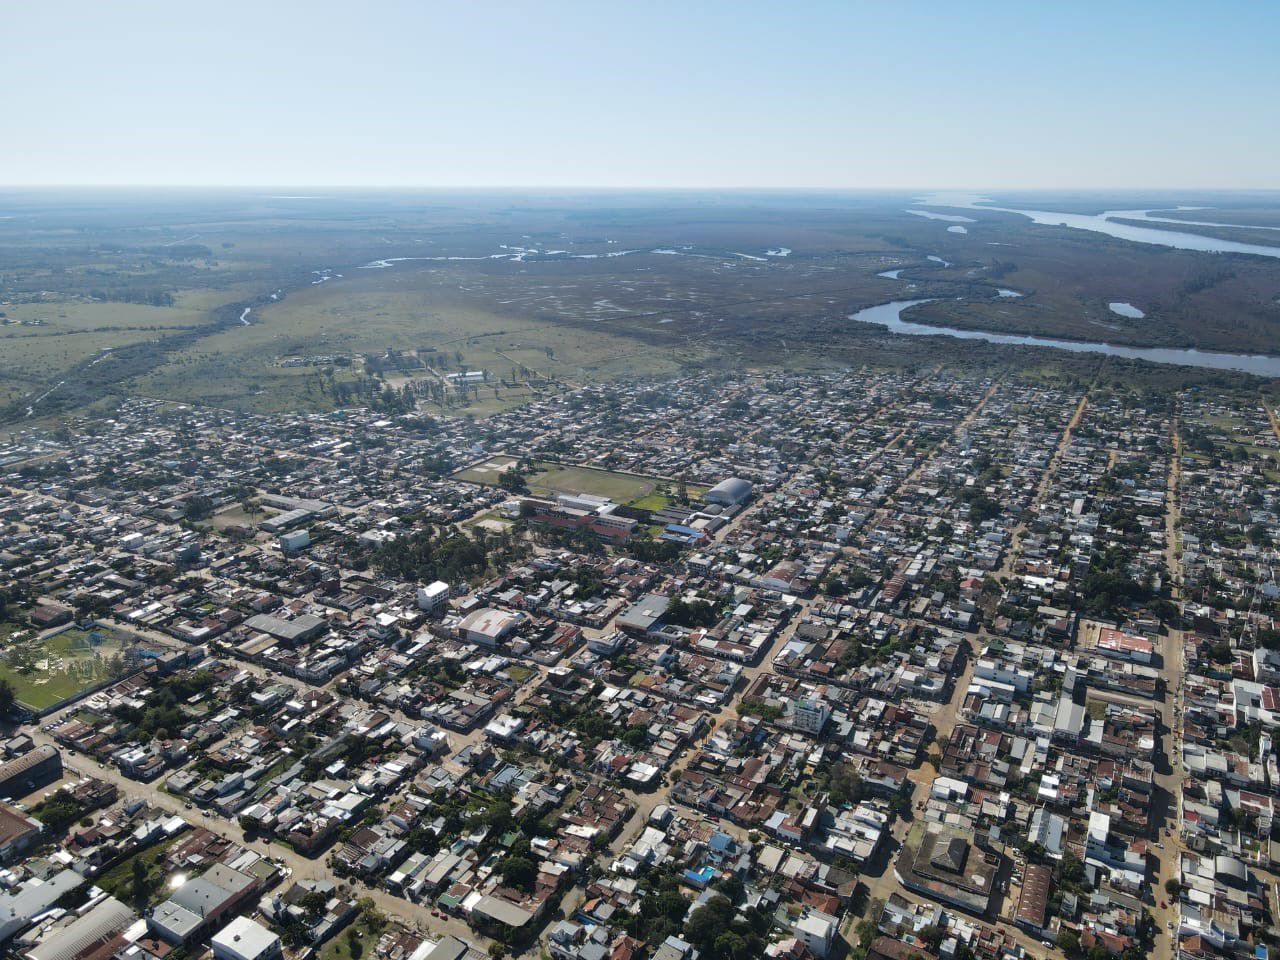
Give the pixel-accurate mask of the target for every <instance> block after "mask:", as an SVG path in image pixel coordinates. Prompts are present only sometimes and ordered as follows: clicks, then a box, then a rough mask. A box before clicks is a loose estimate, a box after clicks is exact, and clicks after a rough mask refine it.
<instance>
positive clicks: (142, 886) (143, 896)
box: [130, 857, 151, 906]
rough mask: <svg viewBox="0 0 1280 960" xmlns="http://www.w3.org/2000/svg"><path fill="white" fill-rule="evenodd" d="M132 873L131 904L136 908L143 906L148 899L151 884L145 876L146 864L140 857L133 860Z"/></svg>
mask: <svg viewBox="0 0 1280 960" xmlns="http://www.w3.org/2000/svg"><path fill="white" fill-rule="evenodd" d="M132 871H133V876H132V884H131V886H130V892H131V894H132V895H133V902H134V904H135V905H136V906H143V905H145V904H146V902H147V900H148V899H149V898H150V894H151V883H150V878H149V877H148V875H147V864H146V862H145V861H144V860H143V859H142V857H134V858H133V867H132Z"/></svg>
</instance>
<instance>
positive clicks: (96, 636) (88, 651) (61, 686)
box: [0, 627, 126, 710]
mask: <svg viewBox="0 0 1280 960" xmlns="http://www.w3.org/2000/svg"><path fill="white" fill-rule="evenodd" d="M125 642H126V638H125V637H123V636H121V635H120V634H118V633H113V632H111V631H107V630H100V629H99V630H93V631H87V630H81V629H80V628H79V627H70V628H68V629H66V630H63V631H61V632H59V633H56V634H54V635H53V636H50V637H46V638H44V639H42V640H41V639H35V640H30V641H25V642H21V643H15V644H14V645H13V646H11V647H10V648H9V649H7V650H5V651H4V653H3V654H2V655H0V678H3V679H5V680H8V681H9V683H11V684H12V685H13V692H14V696H15V697H16V698H17V699H18V701H19V702H21V703H24V704H26V705H27V706H29V707H31V708H32V709H35V710H43V709H44V708H45V707H49V706H52V705H53V704H55V703H58V702H59V701H61V700H65V699H66V698H67V697H71V696H74V695H75V694H77V693H79V692H81V691H82V690H87V689H89V688H90V687H92V686H94V685H95V684H98V683H100V682H102V681H103V680H109V679H111V678H113V677H118V676H120V675H121V674H123V673H124V670H125V664H124V658H123V656H122V654H123V652H124V647H125Z"/></svg>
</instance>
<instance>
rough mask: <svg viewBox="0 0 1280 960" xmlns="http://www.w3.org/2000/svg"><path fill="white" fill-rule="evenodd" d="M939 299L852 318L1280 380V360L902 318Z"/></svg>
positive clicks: (906, 329) (917, 331) (902, 329)
mask: <svg viewBox="0 0 1280 960" xmlns="http://www.w3.org/2000/svg"><path fill="white" fill-rule="evenodd" d="M937 299H938V298H937V297H930V298H925V299H923V300H894V301H893V302H891V303H882V304H879V305H878V306H874V307H867V308H866V309H865V310H859V311H858V312H857V313H854V314H851V315H850V317H849V319H851V320H856V321H858V322H859V323H874V324H879V325H881V326H884V327H888V328H889V331H890V332H891V333H901V334H906V335H908V336H917V337H923V336H935V337H936V336H944V337H958V338H959V339H961V340H986V341H987V342H988V343H1005V344H1016V345H1020V346H1028V347H1050V348H1052V349H1054V350H1067V351H1070V352H1071V353H1103V354H1107V355H1108V356H1113V357H1126V358H1128V359H1130V360H1148V361H1150V362H1151V363H1170V364H1178V365H1181V366H1187V367H1203V368H1206V369H1209V370H1239V371H1241V372H1242V373H1252V374H1254V375H1256V376H1259V377H1280V357H1270V356H1261V355H1256V354H1241V353H1207V352H1204V351H1200V350H1179V349H1176V348H1173V347H1123V346H1119V345H1116V344H1110V343H1090V342H1087V341H1082V340H1054V339H1052V338H1049V337H1030V336H1022V335H1019V334H1013V333H989V332H987V331H985V330H959V329H956V328H954V327H935V326H930V325H928V324H924V323H912V322H911V321H909V320H903V319H902V313H903V311H904V310H909V309H910V308H911V307H915V306H919V305H920V304H922V303H933V302H934V301H935V300H937Z"/></svg>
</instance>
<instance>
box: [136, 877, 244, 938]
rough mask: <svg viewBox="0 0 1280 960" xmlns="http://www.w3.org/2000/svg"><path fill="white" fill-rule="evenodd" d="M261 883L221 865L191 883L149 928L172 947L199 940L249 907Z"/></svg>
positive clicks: (161, 908) (166, 904)
mask: <svg viewBox="0 0 1280 960" xmlns="http://www.w3.org/2000/svg"><path fill="white" fill-rule="evenodd" d="M257 889H258V882H257V881H256V880H254V879H253V878H252V877H249V876H246V875H245V874H243V873H241V872H240V871H239V870H232V869H231V868H230V867H228V866H224V865H223V864H221V863H215V864H214V865H213V866H212V867H210V868H209V869H208V870H206V871H205V872H204V873H202V874H201V875H200V876H198V877H196V878H195V879H194V880H189V881H187V882H186V883H184V884H183V885H182V886H181V887H179V888H178V889H177V890H175V891H174V892H173V896H171V897H170V898H169V899H168V900H166V901H165V902H164V903H162V904H160V906H158V907H156V908H155V910H154V911H153V912H152V914H151V916H150V917H148V918H147V929H149V930H150V931H151V932H152V933H153V934H155V935H156V936H157V937H159V938H160V939H161V940H164V941H165V942H167V943H172V944H186V943H190V942H191V941H192V940H198V939H199V938H200V937H201V936H203V935H204V934H205V933H207V932H208V931H210V930H213V929H216V928H217V927H218V925H219V924H220V923H221V922H222V920H223V918H224V917H227V916H230V915H231V914H233V913H236V912H237V911H238V910H239V909H240V908H241V907H242V906H244V905H245V904H247V903H248V902H249V901H250V899H251V898H252V897H253V895H254V893H255V892H256V891H257Z"/></svg>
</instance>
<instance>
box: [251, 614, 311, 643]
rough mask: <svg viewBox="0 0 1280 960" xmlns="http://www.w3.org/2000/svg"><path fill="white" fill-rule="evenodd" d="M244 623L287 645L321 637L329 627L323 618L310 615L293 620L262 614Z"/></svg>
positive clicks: (303, 615)
mask: <svg viewBox="0 0 1280 960" xmlns="http://www.w3.org/2000/svg"><path fill="white" fill-rule="evenodd" d="M244 623H245V626H247V627H249V629H251V630H258V631H260V632H262V633H266V634H269V635H270V636H273V637H275V638H276V639H277V640H281V641H283V642H285V643H304V642H306V641H307V640H311V639H314V638H315V637H318V636H320V634H322V633H324V631H325V630H327V629H328V627H329V624H328V623H327V622H326V621H325V620H324V619H323V618H321V617H317V616H315V615H314V614H310V613H303V614H299V615H298V616H296V617H294V618H293V619H292V620H286V619H284V618H283V617H273V616H271V615H269V614H266V613H260V614H258V615H257V616H254V617H250V618H249V619H248V620H246V621H245V622H244Z"/></svg>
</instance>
